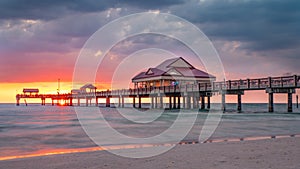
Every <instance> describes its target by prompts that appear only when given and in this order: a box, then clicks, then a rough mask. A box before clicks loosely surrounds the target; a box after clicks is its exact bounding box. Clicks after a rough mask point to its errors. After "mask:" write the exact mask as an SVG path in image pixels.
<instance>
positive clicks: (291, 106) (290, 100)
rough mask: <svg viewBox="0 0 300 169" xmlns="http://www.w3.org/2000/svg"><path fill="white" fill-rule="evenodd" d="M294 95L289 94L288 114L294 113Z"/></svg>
mask: <svg viewBox="0 0 300 169" xmlns="http://www.w3.org/2000/svg"><path fill="white" fill-rule="evenodd" d="M292 96H293V93H288V110H287V111H288V112H293V97H292Z"/></svg>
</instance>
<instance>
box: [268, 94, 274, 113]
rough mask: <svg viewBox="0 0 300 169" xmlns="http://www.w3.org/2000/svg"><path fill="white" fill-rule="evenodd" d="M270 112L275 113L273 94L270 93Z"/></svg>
mask: <svg viewBox="0 0 300 169" xmlns="http://www.w3.org/2000/svg"><path fill="white" fill-rule="evenodd" d="M269 112H274V99H273V93H269Z"/></svg>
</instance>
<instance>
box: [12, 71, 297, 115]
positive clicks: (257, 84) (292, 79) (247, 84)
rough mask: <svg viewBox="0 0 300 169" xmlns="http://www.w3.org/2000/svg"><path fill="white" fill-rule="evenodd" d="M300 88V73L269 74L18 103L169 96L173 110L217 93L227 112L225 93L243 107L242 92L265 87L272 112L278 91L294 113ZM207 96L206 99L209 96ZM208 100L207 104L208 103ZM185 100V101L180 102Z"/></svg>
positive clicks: (157, 104)
mask: <svg viewBox="0 0 300 169" xmlns="http://www.w3.org/2000/svg"><path fill="white" fill-rule="evenodd" d="M297 88H300V76H299V75H293V76H282V77H267V78H257V79H240V80H228V81H224V82H213V83H199V84H197V85H184V86H181V85H177V86H160V87H147V88H137V89H121V90H105V91H96V90H95V92H92V93H91V92H89V93H88V92H87V93H76V94H74V93H68V94H17V95H16V101H17V103H16V104H17V105H20V99H29V98H38V99H41V100H42V105H45V100H46V99H51V100H52V105H54V103H55V100H56V101H57V103H58V101H59V100H63V101H65V102H66V104H65V105H69V106H73V105H75V104H74V103H73V100H74V99H75V100H77V104H76V105H80V100H81V99H85V100H86V106H88V105H91V100H92V99H95V101H96V104H95V105H96V106H98V99H100V98H104V99H106V107H109V106H110V103H111V102H110V98H118V102H119V103H118V106H119V107H124V98H132V103H133V107H135V106H136V98H137V99H138V102H137V104H138V108H141V107H142V101H141V100H142V98H150V100H151V108H166V107H163V106H164V103H163V101H164V99H163V98H165V97H167V98H169V103H168V105H169V107H168V108H170V109H178V108H186V109H190V108H200V109H205V104H206V105H207V106H206V108H207V109H209V108H210V97H211V96H212V95H215V94H220V95H222V109H223V110H224V111H225V109H226V107H225V105H226V104H225V103H226V101H225V95H237V104H238V106H237V110H238V111H241V110H242V107H241V105H242V95H244V91H248V90H264V91H266V93H267V94H268V95H269V112H273V111H274V99H273V97H274V96H273V95H274V94H276V93H286V94H287V111H288V112H292V111H293V109H292V95H293V94H294V93H295V92H296V89H297ZM205 98H206V99H205ZM205 100H206V101H207V103H205ZM181 101H182V103H180V102H181ZM199 103H200V104H199Z"/></svg>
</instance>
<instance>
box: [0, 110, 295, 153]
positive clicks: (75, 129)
mask: <svg viewBox="0 0 300 169" xmlns="http://www.w3.org/2000/svg"><path fill="white" fill-rule="evenodd" d="M127 106H128V105H127ZM147 106H149V105H146V104H145V105H143V107H147ZM212 107H213V105H212ZM226 107H227V111H226V112H225V113H224V114H223V115H222V117H221V121H220V123H219V124H218V127H217V129H216V130H215V131H214V133H213V134H212V136H211V137H210V139H219V138H240V137H252V136H253V137H254V136H271V135H289V134H300V108H298V109H297V108H296V105H293V110H294V112H293V113H287V111H286V109H287V107H286V104H275V112H274V113H268V112H267V108H268V105H267V104H243V105H242V108H243V112H242V113H238V112H237V111H236V104H227V106H226ZM85 109H86V111H87V113H88V109H89V108H88V107H87V108H85ZM99 109H101V112H102V113H103V115H104V117H105V120H106V121H107V122H108V123H109V124H110V126H111V127H113V128H114V129H115V130H117V131H118V132H120V133H122V134H124V135H127V136H131V137H137V138H144V137H151V136H155V135H157V134H160V133H161V132H163V131H165V130H167V129H168V128H169V127H170V126H171V125H172V124H173V123H174V122H175V120H176V119H177V114H178V111H176V110H166V111H163V113H162V114H161V116H159V118H157V119H156V120H155V121H153V122H150V123H136V122H132V121H130V120H128V119H125V118H124V117H123V116H122V115H120V114H119V113H118V109H116V108H104V107H100V108H99ZM124 110H129V111H130V110H131V109H129V108H125V109H124ZM145 111H146V112H147V113H152V112H153V113H158V112H160V110H151V111H149V110H146V109H145ZM184 113H186V114H187V116H188V115H192V114H197V119H196V122H195V124H194V125H193V128H192V129H191V131H190V132H189V134H188V135H187V136H186V137H185V138H184V140H193V141H196V140H198V138H199V134H200V131H201V129H202V127H203V124H204V122H205V119H206V118H207V115H208V113H207V111H200V112H199V111H198V110H184ZM132 116H134V117H132V118H136V119H138V118H139V115H138V114H132ZM91 118H92V117H91ZM89 120H93V119H89ZM187 123H189V121H185V122H183V123H182V124H181V125H182V126H183V127H184V125H186V124H187ZM98 125H103V124H98ZM178 132H179V133H180V132H181V130H180V129H179V130H178ZM105 137H109V135H106V136H105ZM94 146H97V145H96V144H95V143H94V142H93V141H92V140H91V139H90V138H89V137H88V136H87V134H86V133H85V132H84V130H83V128H82V127H81V125H80V123H79V121H78V118H77V115H76V112H75V110H74V107H68V106H51V105H46V106H40V105H39V104H30V105H29V106H24V105H22V106H15V105H14V104H0V152H1V153H0V157H7V156H16V155H25V154H32V153H37V152H51V151H53V150H57V149H73V148H87V147H94Z"/></svg>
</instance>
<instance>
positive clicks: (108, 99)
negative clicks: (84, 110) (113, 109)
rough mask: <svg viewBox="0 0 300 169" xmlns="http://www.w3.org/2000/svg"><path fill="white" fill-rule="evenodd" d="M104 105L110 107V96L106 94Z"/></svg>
mask: <svg viewBox="0 0 300 169" xmlns="http://www.w3.org/2000/svg"><path fill="white" fill-rule="evenodd" d="M105 106H106V107H110V98H109V97H108V96H106V104H105Z"/></svg>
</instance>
